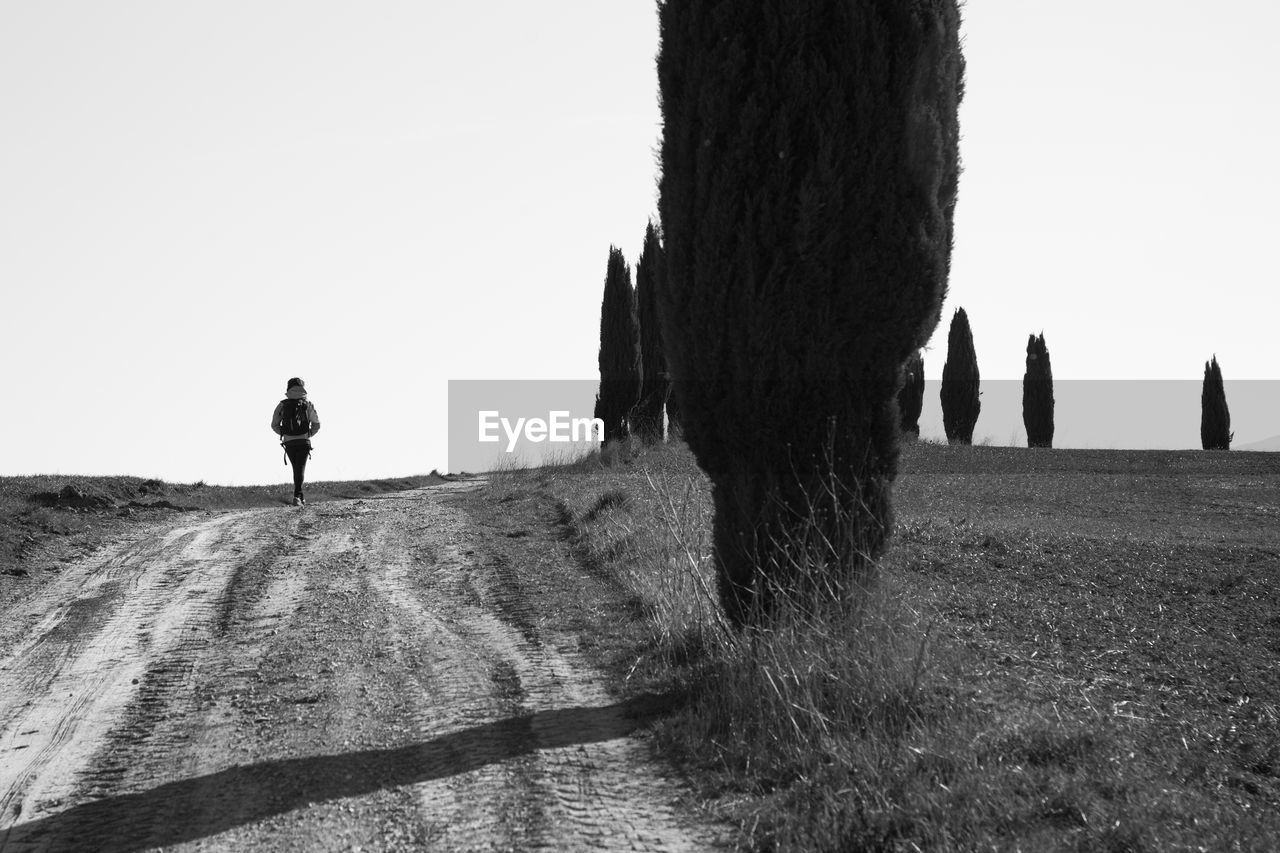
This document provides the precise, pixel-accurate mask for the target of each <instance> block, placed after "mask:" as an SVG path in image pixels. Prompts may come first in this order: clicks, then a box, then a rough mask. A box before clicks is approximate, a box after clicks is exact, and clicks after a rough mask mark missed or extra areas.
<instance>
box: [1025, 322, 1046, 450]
mask: <svg viewBox="0 0 1280 853" xmlns="http://www.w3.org/2000/svg"><path fill="white" fill-rule="evenodd" d="M1022 423H1023V426H1025V427H1026V428H1027V447H1053V368H1051V367H1050V366H1049V348H1048V347H1046V346H1045V343H1044V332H1041V333H1040V337H1036V336H1035V335H1031V336H1029V337H1028V338H1027V372H1026V373H1024V374H1023V376H1022Z"/></svg>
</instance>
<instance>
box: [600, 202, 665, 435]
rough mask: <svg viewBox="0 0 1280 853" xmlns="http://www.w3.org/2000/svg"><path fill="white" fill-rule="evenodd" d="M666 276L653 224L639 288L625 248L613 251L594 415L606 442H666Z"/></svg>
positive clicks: (643, 253) (602, 311) (638, 275)
mask: <svg viewBox="0 0 1280 853" xmlns="http://www.w3.org/2000/svg"><path fill="white" fill-rule="evenodd" d="M662 275H663V257H662V241H661V239H660V238H659V234H658V229H657V228H656V227H655V226H654V224H653V223H652V222H650V223H649V224H648V226H647V227H646V228H645V233H644V247H643V249H642V250H641V252H640V260H639V261H638V262H637V263H636V270H635V287H632V284H631V267H630V266H629V265H628V264H627V262H626V259H625V258H624V257H623V254H622V250H621V249H619V248H618V247H616V246H610V247H609V264H608V267H607V269H606V273H605V279H604V299H603V301H602V302H601V306H600V392H599V394H598V395H597V396H596V406H595V416H596V417H597V418H600V419H601V420H602V421H603V422H604V440H605V442H609V441H613V440H616V439H621V438H626V437H628V436H630V435H635V436H636V437H637V438H639V439H641V440H642V441H646V442H652V441H657V440H659V439H661V438H662V424H663V417H662V416H663V407H664V405H666V404H667V401H668V396H669V394H670V390H671V382H670V380H669V379H668V377H667V365H666V358H665V356H664V355H663V349H662V331H661V328H660V326H659V324H658V317H657V294H658V290H659V289H660V288H661V286H662V285H661V279H662ZM668 417H669V418H671V417H672V416H671V413H670V412H668Z"/></svg>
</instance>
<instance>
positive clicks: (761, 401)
mask: <svg viewBox="0 0 1280 853" xmlns="http://www.w3.org/2000/svg"><path fill="white" fill-rule="evenodd" d="M658 8H659V27H660V38H661V44H660V48H659V54H658V79H659V85H660V89H661V92H660V95H661V97H660V100H661V105H662V117H663V139H662V154H661V179H660V186H659V190H660V200H659V207H660V212H661V218H662V225H663V235H664V239H665V249H666V257H667V265H666V273H667V278H666V281H665V283H664V286H663V288H662V290H661V291H660V295H659V300H658V311H659V316H660V322H661V325H662V335H663V343H664V346H665V349H666V356H667V364H668V367H669V369H670V372H671V376H672V381H673V387H672V395H673V397H674V399H675V402H676V405H677V408H678V418H679V421H680V426H681V428H682V430H683V433H684V437H685V440H686V441H687V442H688V444H689V447H690V449H691V450H692V452H693V453H694V455H695V457H696V458H697V460H698V464H699V465H700V466H701V467H702V468H703V469H704V470H705V471H706V472H707V474H708V476H709V478H710V480H711V482H712V485H713V500H714V507H715V517H714V523H713V547H714V556H715V562H716V566H717V569H718V571H719V589H720V598H721V602H722V604H723V606H724V608H725V611H726V614H727V615H728V617H729V620H730V622H731V623H733V624H736V625H742V624H746V623H754V622H759V621H768V620H769V618H770V616H771V615H772V614H774V613H776V612H777V606H778V602H779V599H780V598H782V597H785V598H790V599H792V600H795V601H799V602H802V603H803V602H806V601H807V602H813V603H816V602H818V601H819V600H821V599H822V598H824V597H825V598H828V599H836V600H842V601H850V600H854V599H856V597H857V593H858V591H859V590H860V589H861V588H863V584H865V583H869V582H871V581H872V580H873V578H874V560H875V558H876V557H877V556H878V555H879V554H880V552H881V551H882V549H883V545H884V542H885V538H886V536H887V533H888V530H889V527H890V524H891V512H890V499H889V488H890V484H891V481H892V480H893V478H894V476H895V475H896V473H897V462H898V429H899V423H898V419H899V415H898V411H897V400H896V398H897V391H898V388H899V385H900V383H901V381H902V375H901V370H902V364H903V362H905V361H906V359H907V357H908V356H909V355H910V354H911V353H912V352H913V351H914V350H916V349H918V348H919V347H920V346H922V345H923V344H924V343H925V341H927V340H928V338H929V335H930V333H931V332H932V330H933V329H934V327H935V326H936V325H937V323H938V318H939V312H940V311H941V304H942V298H943V295H944V292H945V290H946V281H947V275H948V271H949V268H950V257H951V241H952V219H953V215H954V211H955V201H956V185H957V178H958V173H959V168H958V166H959V160H958V148H957V144H958V138H959V135H958V123H957V107H958V104H959V101H960V97H961V91H962V82H961V81H962V76H963V60H962V58H961V55H960V47H959V38H958V28H959V21H960V15H959V11H958V8H957V3H956V0H917V1H916V2H912V3H900V2H893V0H714V2H713V0H665V2H659V6H658ZM806 548H808V549H810V550H808V551H807V552H806ZM824 549H825V550H824ZM797 554H800V555H801V556H800V558H797Z"/></svg>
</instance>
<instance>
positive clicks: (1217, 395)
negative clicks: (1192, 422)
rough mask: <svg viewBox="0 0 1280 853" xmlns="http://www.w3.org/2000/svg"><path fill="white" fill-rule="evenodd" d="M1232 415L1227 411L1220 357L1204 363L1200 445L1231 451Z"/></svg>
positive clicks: (1233, 434)
mask: <svg viewBox="0 0 1280 853" xmlns="http://www.w3.org/2000/svg"><path fill="white" fill-rule="evenodd" d="M1233 438H1235V433H1233V432H1232V431H1231V413H1230V412H1229V411H1227V392H1226V389H1225V388H1223V386H1222V370H1221V368H1219V367H1218V357H1217V356H1216V355H1215V356H1214V357H1213V360H1212V361H1206V362H1205V363H1204V386H1203V388H1202V390H1201V391H1200V445H1201V446H1202V447H1203V448H1204V449H1205V450H1230V449H1231V439H1233Z"/></svg>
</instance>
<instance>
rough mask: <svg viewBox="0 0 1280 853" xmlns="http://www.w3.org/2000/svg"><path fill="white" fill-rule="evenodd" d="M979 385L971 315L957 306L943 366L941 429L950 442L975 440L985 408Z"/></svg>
mask: <svg viewBox="0 0 1280 853" xmlns="http://www.w3.org/2000/svg"><path fill="white" fill-rule="evenodd" d="M978 384H979V377H978V354H977V353H976V352H975V351H974V349H973V332H972V331H971V330H970V329H969V315H968V314H966V313H965V312H964V309H963V308H957V309H956V313H955V314H954V315H953V316H952V317H951V328H950V329H949V330H948V332H947V361H946V363H945V364H943V365H942V392H941V395H942V428H943V430H944V431H945V432H946V434H947V441H948V442H950V443H951V444H972V443H973V428H974V426H975V425H976V424H977V423H978V413H979V412H980V411H982V401H981V400H980V399H979V396H980V394H981V392H980V391H979V390H978Z"/></svg>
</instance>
